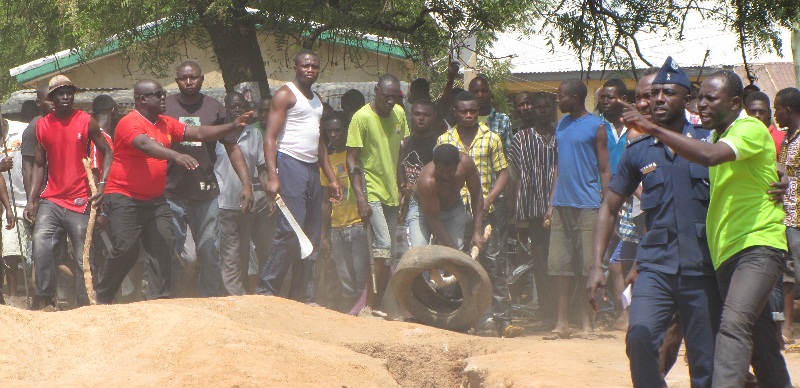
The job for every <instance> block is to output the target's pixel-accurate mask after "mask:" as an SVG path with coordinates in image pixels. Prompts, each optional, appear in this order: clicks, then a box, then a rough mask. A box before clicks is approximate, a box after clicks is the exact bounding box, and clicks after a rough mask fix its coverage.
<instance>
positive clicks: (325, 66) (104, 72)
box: [26, 33, 412, 89]
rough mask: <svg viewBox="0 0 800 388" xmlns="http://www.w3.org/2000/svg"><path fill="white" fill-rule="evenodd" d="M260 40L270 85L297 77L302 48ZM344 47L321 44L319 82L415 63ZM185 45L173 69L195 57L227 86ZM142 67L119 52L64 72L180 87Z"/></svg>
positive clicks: (126, 84) (103, 80) (98, 80)
mask: <svg viewBox="0 0 800 388" xmlns="http://www.w3.org/2000/svg"><path fill="white" fill-rule="evenodd" d="M259 43H260V46H261V54H262V57H263V58H264V61H265V62H266V66H267V73H268V76H269V81H270V84H271V86H273V85H280V84H283V83H286V82H288V81H291V80H292V79H293V78H294V71H293V70H292V64H293V63H292V57H293V56H294V54H295V53H296V52H297V51H299V49H298V48H292V49H289V50H282V49H278V47H277V45H276V43H275V40H274V38H272V37H268V36H267V34H265V33H259ZM295 47H296V46H295ZM345 47H346V46H343V45H339V44H330V43H327V42H323V43H322V44H321V45H320V46H319V47H318V49H317V52H318V53H319V54H320V57H321V65H322V72H321V74H320V78H319V81H320V82H363V81H372V80H376V79H377V77H378V76H379V75H380V74H385V73H387V72H389V73H392V74H395V75H397V76H398V78H400V79H404V78H406V76H407V74H408V73H409V71H410V66H412V65H411V62H410V61H404V60H401V59H399V58H395V57H389V56H387V55H383V54H378V53H374V52H368V51H366V50H356V49H354V48H345ZM185 48H186V49H185V51H184V53H185V55H182V56H181V57H179V58H175V60H174V61H173V63H172V64H171V65H170V68H171V69H174V68H175V67H177V66H178V65H179V64H180V63H181V62H183V61H185V60H193V61H195V62H197V63H198V64H199V65H200V67H201V68H202V69H203V73H204V75H205V83H204V84H203V86H204V87H208V88H215V87H219V88H222V87H224V82H223V80H222V73H221V72H220V70H219V66H218V65H217V63H216V62H215V61H214V60H213V59H212V58H213V54H214V53H213V52H212V51H211V50H210V49H209V50H204V49H201V48H199V47H197V46H196V45H195V44H193V43H192V42H186V44H185ZM355 51H357V57H351V56H350V55H349V54H350V53H351V52H355ZM287 57H288V59H287ZM139 67H140V66H139V63H138V62H137V61H134V60H132V59H129V58H127V57H125V56H124V55H122V54H121V53H116V54H113V55H111V56H108V57H105V58H101V59H98V60H95V61H94V62H91V63H88V64H83V65H81V66H78V67H76V68H73V69H70V70H67V71H65V72H64V73H63V74H65V75H67V76H68V77H70V79H72V81H73V82H75V84H76V85H78V86H80V87H81V88H130V87H131V86H132V85H133V84H134V83H135V82H136V81H137V80H140V79H151V78H156V80H158V81H159V82H160V83H161V84H162V85H163V86H164V87H165V88H168V89H169V88H177V85H176V84H175V81H174V72H173V71H172V70H169V71H167V76H166V77H154V76H153V75H152V74H150V73H147V72H144V71H142V70H140V69H139ZM50 77H51V76H50V75H48V76H46V77H43V78H42V79H39V80H36V81H33V82H29V83H27V84H26V85H27V86H29V87H35V84H36V82H47V80H48V79H50Z"/></svg>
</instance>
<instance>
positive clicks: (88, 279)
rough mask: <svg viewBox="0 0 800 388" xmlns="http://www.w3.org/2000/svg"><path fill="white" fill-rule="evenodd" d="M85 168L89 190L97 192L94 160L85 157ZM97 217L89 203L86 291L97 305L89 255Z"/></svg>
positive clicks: (84, 248) (90, 302) (85, 263)
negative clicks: (93, 170) (93, 166)
mask: <svg viewBox="0 0 800 388" xmlns="http://www.w3.org/2000/svg"><path fill="white" fill-rule="evenodd" d="M83 168H84V169H85V170H86V178H88V179H89V190H90V191H91V193H92V195H95V193H97V186H95V183H94V173H92V160H91V159H89V158H83ZM96 217H97V208H95V207H94V206H93V204H91V203H90V204H89V224H88V225H87V226H86V239H85V240H84V242H83V280H84V283H86V293H88V294H89V304H92V305H95V304H97V301H96V300H95V299H94V286H92V267H91V265H90V264H89V255H90V254H91V252H92V236H93V235H94V220H95V218H96Z"/></svg>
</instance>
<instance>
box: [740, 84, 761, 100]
mask: <svg viewBox="0 0 800 388" xmlns="http://www.w3.org/2000/svg"><path fill="white" fill-rule="evenodd" d="M760 91H761V88H759V87H758V86H756V84H750V85H747V86H745V87H744V88H742V96H744V98H745V99H746V98H747V96H749V95H750V93H755V92H760Z"/></svg>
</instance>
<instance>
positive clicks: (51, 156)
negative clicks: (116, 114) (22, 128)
mask: <svg viewBox="0 0 800 388" xmlns="http://www.w3.org/2000/svg"><path fill="white" fill-rule="evenodd" d="M91 118H92V116H91V115H90V114H88V113H86V112H83V111H80V110H77V109H76V110H74V111H73V112H72V114H71V115H69V116H68V117H65V118H59V117H57V116H56V115H55V114H54V113H50V114H48V115H47V116H45V117H43V118H42V119H41V120H39V121H38V122H37V123H36V139H37V140H38V141H39V144H41V145H42V148H44V150H45V152H47V162H48V163H47V169H48V173H47V185H46V186H45V188H44V191H43V192H42V195H41V198H42V199H46V200H49V201H51V202H53V203H55V204H56V205H58V206H61V207H63V208H65V209H69V210H72V211H74V212H78V213H83V212H84V211H86V205H87V204H88V203H89V196H90V194H89V181H88V180H87V179H86V170H85V169H84V167H83V158H85V157H87V156H89V120H91Z"/></svg>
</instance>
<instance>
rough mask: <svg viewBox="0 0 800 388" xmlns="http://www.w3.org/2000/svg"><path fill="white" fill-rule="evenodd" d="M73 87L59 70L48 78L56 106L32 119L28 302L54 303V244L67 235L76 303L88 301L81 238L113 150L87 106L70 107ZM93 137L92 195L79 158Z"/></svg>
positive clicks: (100, 193) (97, 201)
mask: <svg viewBox="0 0 800 388" xmlns="http://www.w3.org/2000/svg"><path fill="white" fill-rule="evenodd" d="M77 89H78V88H77V87H76V86H75V85H74V84H73V83H72V81H70V80H69V78H67V77H65V76H63V75H57V76H55V77H53V78H52V79H50V82H49V83H48V89H47V90H48V91H47V98H48V99H49V100H50V101H51V102H52V103H53V106H54V111H53V112H51V113H48V114H47V115H46V116H45V117H43V118H41V119H40V120H39V121H38V122H37V123H36V139H37V140H38V144H36V151H35V156H34V166H33V178H32V182H31V190H30V194H29V195H28V204H27V206H26V207H25V220H26V221H28V222H30V223H33V224H34V227H33V263H34V266H35V271H36V295H35V296H34V298H33V301H32V303H31V307H32V308H33V309H39V308H42V307H44V306H46V305H49V306H55V301H54V300H53V296H54V295H55V291H56V281H55V274H56V273H55V269H56V265H55V257H54V249H55V247H56V245H57V244H58V242H59V241H63V239H64V238H66V236H69V238H70V240H71V241H72V249H73V258H74V259H75V261H76V271H75V282H76V294H77V299H78V300H77V302H78V306H85V305H88V304H89V296H88V294H87V292H86V286H85V284H84V279H83V261H82V257H83V242H84V239H85V238H86V226H87V224H88V221H89V215H88V211H89V209H88V205H89V203H90V202H93V206H97V205H99V204H100V201H101V200H102V198H103V191H104V189H105V183H106V176H107V175H108V170H109V168H110V167H111V162H112V160H113V152H112V151H111V147H110V146H109V144H108V142H107V141H106V139H105V137H104V136H103V133H102V131H101V130H100V126H99V125H98V124H97V121H96V120H95V119H93V118H92V116H91V115H90V114H88V113H86V112H83V111H81V110H78V109H74V108H73V103H74V100H75V92H76V91H77ZM90 142H91V143H94V144H95V146H96V147H97V149H98V150H99V151H100V152H101V153H102V154H103V160H104V163H103V173H102V175H101V177H100V181H99V182H98V183H97V193H96V194H95V195H93V196H91V197H90V192H89V182H88V180H87V177H86V170H85V168H84V166H83V161H82V159H83V158H85V157H88V156H89V151H90V150H91V144H90ZM45 166H47V167H48V169H49V171H48V174H47V185H46V187H45V189H44V191H42V183H43V181H44V169H45Z"/></svg>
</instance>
